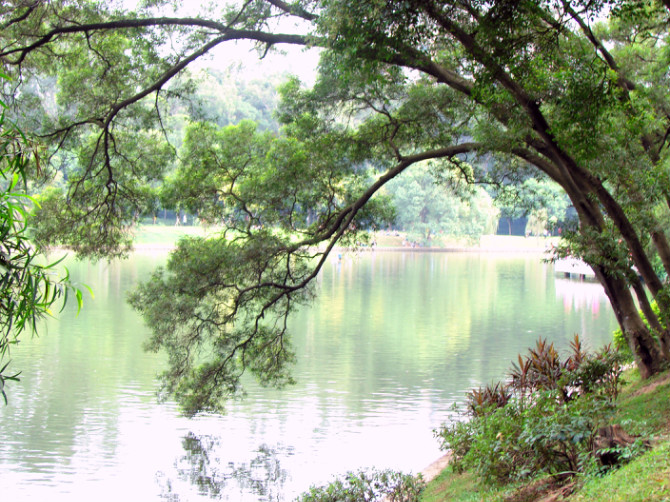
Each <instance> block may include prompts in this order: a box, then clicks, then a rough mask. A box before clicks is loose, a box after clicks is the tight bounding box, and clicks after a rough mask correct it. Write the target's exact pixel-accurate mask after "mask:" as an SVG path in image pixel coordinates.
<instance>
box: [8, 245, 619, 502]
mask: <svg viewBox="0 0 670 502" xmlns="http://www.w3.org/2000/svg"><path fill="white" fill-rule="evenodd" d="M162 259H164V256H161V255H155V256H151V255H140V254H138V255H135V256H134V257H133V258H132V259H130V260H128V261H125V262H121V263H113V264H111V265H109V264H106V263H102V264H96V265H92V264H88V263H73V264H72V265H71V266H70V269H71V272H72V274H73V275H74V276H75V278H76V279H79V280H81V281H82V282H84V283H86V284H89V285H90V286H92V288H93V289H94V291H95V300H93V301H90V300H89V301H87V302H86V304H85V308H84V310H83V311H82V312H81V313H80V315H79V316H78V317H75V316H74V313H73V312H72V311H71V310H68V311H67V312H65V313H64V314H61V316H60V319H59V320H52V321H50V322H48V324H47V326H46V327H45V328H44V329H43V331H42V334H41V336H40V337H39V338H34V339H30V338H29V337H26V338H25V339H24V341H23V342H22V343H21V345H20V346H19V348H18V349H16V350H15V351H14V352H13V367H14V369H16V370H19V369H20V370H22V371H23V377H22V380H21V382H20V383H19V384H14V385H11V386H10V387H9V388H8V391H9V396H10V404H9V406H6V407H5V406H0V437H2V438H3V439H2V441H1V442H0V483H1V488H0V490H2V499H3V500H12V501H13V502H21V501H32V500H49V501H60V500H62V501H78V500H96V501H106V500H109V501H118V500H124V499H125V500H129V501H135V500H141V501H152V500H170V501H190V500H210V499H211V498H215V499H222V500H231V501H232V500H235V501H237V500H249V501H257V500H262V501H275V500H277V501H279V500H282V501H283V500H287V501H288V500H292V499H293V497H295V496H296V495H297V494H298V493H300V492H301V491H303V490H305V489H307V488H308V487H309V485H310V484H314V483H323V482H326V481H328V480H330V479H332V476H333V475H335V474H337V473H344V472H346V471H347V470H353V469H357V468H359V467H371V466H376V467H378V468H394V469H400V470H404V471H412V472H417V471H419V470H421V469H422V468H423V467H425V466H427V465H428V464H429V463H431V462H432V461H433V460H434V459H436V458H437V457H438V456H440V455H441V452H440V451H439V450H438V446H437V442H436V441H435V440H434V439H433V437H432V429H434V428H435V427H438V426H439V425H440V424H441V423H442V422H444V421H445V420H448V419H449V417H450V413H451V411H450V408H451V406H452V404H453V403H454V402H457V401H460V400H461V399H462V396H463V393H464V392H465V391H466V390H467V389H468V388H470V387H472V386H475V385H479V384H480V383H487V382H490V381H491V380H493V379H498V378H500V377H501V376H502V375H503V373H504V372H505V370H506V369H507V368H508V367H509V364H510V361H511V360H512V359H513V358H514V357H515V356H516V354H517V353H518V352H519V351H522V350H525V348H526V347H528V346H530V345H532V344H533V343H534V341H535V339H536V338H537V337H539V336H542V337H546V338H548V339H550V340H552V341H555V342H556V343H557V344H558V345H559V346H560V347H563V348H564V347H567V344H568V343H569V340H570V338H571V337H572V335H573V334H574V333H580V334H582V335H583V336H584V338H585V340H586V341H587V344H588V345H590V346H591V347H594V348H595V347H598V346H600V345H602V344H603V343H607V342H608V341H609V340H610V337H611V335H610V333H611V331H612V330H613V329H614V328H615V321H614V316H613V315H612V313H611V311H610V309H609V306H608V303H607V301H606V298H605V295H604V293H603V292H602V289H601V288H600V286H599V285H597V284H594V283H581V282H578V281H569V280H566V279H559V278H554V275H553V271H552V266H551V265H548V264H544V263H542V261H541V257H539V256H536V255H525V256H524V255H522V256H510V255H502V256H496V255H492V254H481V255H478V254H456V253H410V252H406V253H405V252H393V253H391V252H389V253H382V252H377V253H371V254H363V255H360V256H354V255H351V256H347V255H345V256H344V257H343V258H342V260H341V261H340V260H337V259H333V260H332V261H331V262H330V263H329V264H328V265H327V267H326V268H325V270H324V271H323V273H322V274H321V275H320V277H319V290H320V296H319V298H318V300H317V302H316V303H315V304H314V305H313V306H312V307H310V308H306V309H304V310H303V311H302V312H300V313H299V314H298V315H296V317H295V318H294V319H293V320H292V327H293V332H294V343H295V346H296V347H297V352H298V364H297V366H296V367H295V371H294V375H295V377H296V379H297V380H298V384H297V385H296V386H294V387H291V388H289V389H286V390H284V391H272V390H266V389H259V388H257V387H255V386H253V385H250V386H249V388H248V395H247V397H246V398H245V399H244V400H241V401H238V402H233V403H231V404H230V406H229V408H228V413H227V414H226V415H225V416H213V415H209V416H200V417H197V418H195V419H191V420H189V419H186V418H184V417H181V416H180V415H179V414H178V412H177V410H176V408H175V406H174V405H173V404H172V403H164V404H158V403H157V400H156V397H155V390H156V384H155V381H154V376H155V374H156V372H157V370H158V369H159V368H160V366H161V356H160V355H158V356H157V355H155V354H146V353H144V352H143V351H142V350H141V346H142V342H143V340H144V338H145V336H146V335H145V333H146V330H145V328H144V326H143V325H142V322H141V320H140V319H139V318H138V316H137V315H136V314H135V313H134V311H132V310H131V309H130V308H129V307H128V306H127V305H126V304H125V302H124V297H125V294H126V292H127V291H128V289H130V288H131V287H132V285H133V284H134V283H136V281H137V280H138V279H141V278H143V277H146V276H147V275H148V273H149V272H150V271H151V269H152V268H153V267H154V266H155V264H157V263H160V262H161V261H162Z"/></svg>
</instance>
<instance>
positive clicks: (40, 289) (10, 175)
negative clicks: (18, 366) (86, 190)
mask: <svg viewBox="0 0 670 502" xmlns="http://www.w3.org/2000/svg"><path fill="white" fill-rule="evenodd" d="M0 105H2V102H0ZM31 155H34V159H35V162H39V160H38V156H37V154H36V153H34V151H33V148H32V145H31V144H30V142H29V141H28V140H27V138H26V137H25V136H24V135H23V134H22V133H21V131H20V130H19V129H18V128H16V127H15V126H14V125H13V124H11V123H10V122H9V121H8V120H7V118H6V117H5V114H4V113H2V114H1V115H0V365H1V368H0V394H1V395H2V397H3V399H4V401H5V403H6V402H7V394H6V392H5V383H6V382H7V381H18V373H10V372H9V370H8V366H9V363H10V361H9V360H8V358H9V357H10V349H11V347H13V346H15V345H16V344H17V343H18V342H19V335H20V334H21V333H23V332H24V331H26V330H29V331H32V332H33V333H34V332H35V331H36V330H37V323H38V321H39V320H40V319H41V318H43V317H44V316H47V315H50V314H51V309H52V308H53V307H55V306H56V305H58V304H59V303H61V301H62V304H63V306H65V302H66V301H67V298H68V292H69V291H71V292H72V293H73V294H74V295H75V299H76V301H77V307H78V309H80V308H81V306H82V302H83V296H82V293H81V291H80V290H78V289H76V288H74V287H73V286H72V285H71V284H70V282H69V277H68V274H67V270H66V271H65V275H64V276H63V277H58V271H57V266H58V264H59V263H60V261H62V260H58V261H56V262H52V263H47V264H41V263H40V262H41V261H43V260H41V259H40V254H39V252H38V250H36V249H35V248H34V246H33V243H32V242H31V239H30V236H29V228H28V224H27V220H28V213H29V212H30V210H31V207H34V206H38V205H37V203H36V202H35V200H34V199H33V198H32V197H30V196H28V195H27V193H26V191H27V190H26V184H27V178H26V171H27V165H28V162H29V159H30V156H31Z"/></svg>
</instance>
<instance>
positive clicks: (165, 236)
mask: <svg viewBox="0 0 670 502" xmlns="http://www.w3.org/2000/svg"><path fill="white" fill-rule="evenodd" d="M217 230H218V229H217V228H216V227H208V228H205V227H202V226H187V225H180V226H175V225H173V224H162V223H159V224H156V225H152V224H142V225H139V226H138V227H137V230H136V234H135V244H136V247H137V248H138V249H142V248H152V247H156V248H170V247H173V246H174V245H175V243H176V242H177V240H179V238H180V237H182V236H184V235H199V236H204V235H208V234H211V233H215V232H216V231H217ZM372 240H373V241H374V242H375V243H376V247H377V248H378V249H384V248H389V249H399V248H402V249H408V250H409V249H417V248H412V247H411V245H410V244H409V243H408V242H407V240H406V237H405V234H404V233H403V232H376V233H374V234H373V236H372ZM557 242H558V238H557V237H549V238H545V237H520V236H515V235H484V236H482V237H481V238H480V239H479V240H476V241H475V240H468V239H458V238H446V237H445V238H442V239H441V240H440V242H439V243H438V242H436V243H435V244H436V245H434V246H432V247H430V248H419V249H424V250H426V249H431V250H440V249H449V250H468V251H477V250H481V251H501V252H542V251H544V250H545V249H547V248H548V247H550V246H551V245H552V244H553V245H556V243H557Z"/></svg>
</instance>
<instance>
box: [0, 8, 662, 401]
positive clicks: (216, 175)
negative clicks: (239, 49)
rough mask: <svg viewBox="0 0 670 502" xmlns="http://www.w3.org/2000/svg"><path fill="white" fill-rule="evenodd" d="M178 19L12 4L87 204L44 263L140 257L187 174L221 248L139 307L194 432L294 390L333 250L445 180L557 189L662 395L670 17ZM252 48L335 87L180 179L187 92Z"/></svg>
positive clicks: (196, 153) (39, 230) (451, 14)
mask: <svg viewBox="0 0 670 502" xmlns="http://www.w3.org/2000/svg"><path fill="white" fill-rule="evenodd" d="M168 7H169V3H168V2H163V1H150V2H145V3H143V4H142V7H141V8H138V9H137V10H135V11H127V10H124V9H123V8H121V7H118V8H117V7H115V6H113V5H111V6H110V4H107V3H103V2H93V1H86V0H56V1H51V2H42V1H39V0H36V1H21V0H19V1H15V2H8V3H5V4H3V5H2V6H1V7H0V16H1V19H0V26H2V32H1V33H0V61H2V64H3V69H4V71H5V72H6V73H8V74H11V75H14V76H15V80H14V82H15V84H13V85H6V86H5V88H4V89H3V91H4V94H5V100H6V101H7V102H8V103H9V104H10V105H11V106H12V107H13V110H15V113H16V114H23V119H24V120H25V123H26V124H28V125H29V127H30V128H31V131H30V132H31V133H32V134H34V135H36V136H38V137H40V138H42V139H43V141H44V142H45V143H46V144H47V145H48V147H47V150H46V151H45V157H46V159H47V160H48V161H49V162H48V165H49V166H50V169H51V170H52V171H51V174H52V175H54V173H56V172H58V173H60V174H61V175H62V176H63V178H64V179H65V180H66V184H67V189H66V191H64V192H62V191H59V192H54V191H51V192H47V193H46V195H45V196H44V199H43V202H42V207H43V208H48V210H43V211H41V213H40V214H38V215H37V216H36V219H35V226H36V238H38V239H39V241H40V242H43V243H46V244H53V243H58V244H63V245H68V246H71V247H73V248H74V249H76V250H77V252H79V253H81V254H83V255H87V256H94V257H99V256H116V255H119V254H123V253H125V252H126V251H127V250H128V249H129V246H130V245H131V232H130V231H129V229H130V228H131V227H132V224H133V222H134V221H135V219H136V217H137V215H138V214H139V212H141V210H142V207H143V204H145V200H146V198H147V197H148V196H149V192H148V191H147V190H146V187H147V186H154V185H155V184H157V183H162V182H163V180H164V177H165V175H166V173H167V172H168V171H172V170H173V169H172V168H173V166H174V165H175V163H176V165H177V168H176V171H175V174H174V175H172V177H171V181H170V182H175V183H177V182H178V183H179V186H180V187H184V189H183V190H181V189H180V190H174V191H173V192H172V193H173V194H174V197H175V199H174V200H177V199H180V200H181V201H182V202H183V203H184V204H188V205H189V206H190V207H192V208H193V209H194V210H197V211H199V212H202V214H203V215H207V216H211V217H213V218H214V217H216V218H217V219H219V221H221V222H222V223H223V224H224V230H223V231H222V232H221V235H220V236H217V237H215V238H211V239H207V240H205V239H186V240H184V241H182V242H180V244H179V246H178V248H177V249H176V250H175V251H174V253H173V254H172V255H171V258H170V260H169V262H168V264H167V266H166V267H165V268H164V269H161V270H159V271H157V272H156V273H155V274H154V276H153V278H152V279H151V280H150V281H149V282H147V283H145V284H143V285H142V286H140V288H139V289H138V291H137V292H136V293H135V294H134V295H133V297H132V298H131V302H132V303H133V305H134V306H135V307H136V308H137V309H138V311H140V312H141V313H142V314H143V315H144V316H145V318H146V319H147V322H148V324H149V325H150V326H151V329H152V332H153V336H152V339H151V342H150V344H149V345H150V347H151V348H153V349H156V350H166V351H167V352H168V354H169V356H170V366H169V369H168V370H167V371H166V373H165V375H164V376H165V382H166V388H167V389H168V390H169V391H170V392H172V393H174V394H175V395H176V396H177V397H178V398H179V399H180V400H181V402H182V404H183V405H184V406H185V409H186V410H188V411H191V412H197V411H200V410H206V409H217V408H218V407H219V406H220V405H221V403H222V401H223V400H224V399H225V398H226V397H227V396H230V395H232V394H235V393H236V392H237V391H238V389H239V385H240V376H241V374H242V373H243V372H244V371H245V370H247V369H248V370H251V371H252V372H254V373H255V374H256V375H257V376H258V377H259V379H260V380H261V381H262V382H263V383H267V384H276V385H281V384H283V383H286V382H288V381H290V376H289V373H288V366H287V363H289V362H290V361H291V360H292V359H293V355H292V352H291V349H290V337H289V335H288V333H287V331H286V316H287V315H288V314H289V313H290V312H291V311H292V309H294V308H295V306H296V305H298V304H300V303H301V302H304V301H308V300H309V298H310V295H311V291H310V288H309V285H310V283H311V281H312V279H313V278H314V277H315V276H316V275H317V274H318V272H319V269H320V268H321V266H322V265H323V263H324V260H325V259H326V257H327V255H328V253H329V252H330V251H331V250H332V249H333V247H334V246H335V245H336V244H338V243H340V244H345V245H346V244H347V243H352V242H356V241H359V240H360V239H361V231H362V229H365V228H368V227H369V226H371V225H373V224H381V223H383V222H384V221H386V219H387V218H388V216H389V214H390V210H389V205H388V200H387V199H386V198H384V197H383V196H380V193H381V191H382V187H384V185H386V184H387V183H388V182H389V181H391V180H393V179H394V178H396V177H398V176H399V175H400V174H401V173H402V172H404V171H406V170H413V169H416V168H418V167H419V166H420V165H421V164H422V163H424V162H426V161H430V162H431V165H432V166H433V167H432V169H433V170H434V172H435V173H436V175H437V176H438V178H441V179H442V180H444V181H445V182H448V181H449V180H453V179H456V178H457V179H459V180H461V181H462V182H465V183H471V184H477V183H482V184H486V185H489V186H499V187H505V186H508V185H510V184H513V183H521V182H522V181H523V180H525V179H528V178H529V177H531V178H532V177H538V178H540V179H546V178H549V179H551V180H553V181H554V182H555V183H557V184H558V185H559V186H560V187H561V188H562V190H564V191H565V193H566V194H567V196H568V197H569V199H570V201H571V204H572V205H573V207H574V210H575V212H576V214H577V217H578V220H575V222H573V223H572V224H571V225H568V226H567V228H566V229H565V230H566V231H565V232H564V235H565V236H566V238H567V239H566V245H564V246H562V247H561V248H560V249H559V250H558V255H559V256H560V255H567V254H571V255H575V256H580V257H582V258H583V259H585V260H586V261H587V262H588V263H589V264H590V265H591V266H592V267H593V268H594V271H595V273H596V276H597V278H598V279H599V280H600V282H601V283H602V284H603V286H604V288H605V291H606V293H607V295H608V297H609V299H610V302H611V304H612V307H613V309H614V312H615V314H616V317H617V319H618V321H619V323H620V325H621V327H622V330H623V332H624V333H625V334H626V337H627V339H628V341H629V344H630V346H631V348H632V349H633V353H634V354H635V356H636V362H637V364H638V367H639V368H640V370H641V373H642V375H643V376H645V377H646V376H649V375H651V374H653V373H655V372H657V371H659V370H660V368H662V367H663V366H664V365H665V364H666V363H667V362H668V358H669V357H670V333H668V331H667V330H666V329H664V328H663V327H662V326H664V325H665V326H670V323H669V322H668V321H670V295H668V290H667V285H666V283H665V282H664V280H663V278H664V277H666V276H667V274H668V272H670V245H668V240H667V236H666V228H665V226H664V224H663V222H664V221H667V214H668V211H670V179H669V177H668V167H669V166H668V155H669V154H668V151H669V150H670V149H669V148H668V138H669V136H670V102H669V99H670V98H669V97H668V95H667V89H668V79H669V78H670V74H669V73H668V71H667V69H668V67H669V66H670V65H669V62H670V61H669V57H670V53H669V52H668V49H667V47H668V43H667V42H668V17H669V15H670V2H669V1H668V0H664V1H663V2H660V1H654V0H642V1H637V0H636V1H633V0H609V1H607V2H605V1H595V2H594V1H588V2H586V1H582V0H522V1H509V0H493V1H486V2H484V1H480V0H459V1H452V2H437V1H435V0H408V1H402V2H391V1H384V0H368V1H364V2H360V1H354V0H298V1H295V2H285V1H283V0H247V1H241V2H239V3H237V4H227V5H226V6H225V7H218V6H216V5H213V6H212V7H210V8H209V9H208V10H205V11H203V12H202V13H200V14H198V15H193V17H184V16H180V15H178V14H177V15H174V14H170V13H169V12H168V11H169V8H168ZM236 41H250V42H252V43H254V44H255V45H256V48H257V50H258V53H259V55H260V56H262V55H263V54H264V53H266V52H267V51H271V50H274V48H275V47H279V46H282V45H285V44H290V45H298V46H304V47H319V48H321V49H322V51H323V52H322V56H321V61H320V65H319V74H318V78H317V81H316V83H315V84H314V86H312V87H311V88H305V87H304V86H302V85H301V84H300V82H298V81H297V80H295V79H293V80H289V81H288V82H287V83H286V84H284V86H283V87H282V89H281V103H280V105H279V110H278V118H279V121H280V123H281V131H280V132H278V133H273V132H261V131H259V130H258V129H256V128H255V127H254V126H253V125H251V124H249V123H241V124H239V125H236V126H234V127H232V128H224V129H221V128H219V127H218V126H213V125H211V124H206V123H195V124H193V125H191V126H190V127H189V128H188V131H187V133H186V137H185V141H184V146H183V149H182V150H181V151H180V153H179V155H178V156H175V151H174V149H172V148H171V145H170V143H169V142H168V141H167V137H168V135H167V134H166V131H165V118H166V115H169V109H170V108H169V103H170V102H171V99H174V98H184V97H186V96H188V95H189V93H190V92H191V90H192V89H191V88H190V86H189V84H188V79H182V78H179V79H178V78H177V77H178V76H180V75H183V74H184V72H185V71H186V70H187V69H188V67H189V65H192V63H194V62H195V61H196V60H198V59H199V58H201V57H203V56H204V55H206V54H207V53H208V52H210V51H212V50H213V49H214V48H215V47H217V46H219V45H222V44H230V43H235V42H236ZM478 159H480V160H478ZM643 281H644V285H646V287H647V288H648V290H649V292H650V293H651V296H652V297H653V298H654V299H655V300H656V301H657V303H658V305H659V307H660V309H659V312H660V314H659V316H656V314H654V312H653V311H652V310H651V307H650V304H649V301H648V299H647V295H646V291H645V287H644V286H643ZM635 298H636V299H637V301H638V302H639V304H640V306H641V307H642V310H643V312H644V314H645V316H646V318H647V319H648V320H649V325H650V328H647V326H646V325H645V324H644V322H643V321H642V319H641V317H640V315H639V313H638V311H637V306H636V303H635Z"/></svg>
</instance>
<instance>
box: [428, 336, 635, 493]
mask: <svg viewBox="0 0 670 502" xmlns="http://www.w3.org/2000/svg"><path fill="white" fill-rule="evenodd" d="M620 375H621V367H620V357H619V356H618V355H617V354H616V353H615V352H613V351H612V350H611V349H609V348H605V349H603V350H601V351H600V352H598V353H596V354H593V355H588V354H586V353H585V352H584V351H583V349H582V347H581V344H580V342H579V338H578V337H575V340H574V341H573V342H572V346H571V353H570V355H569V356H568V357H567V358H565V359H563V360H562V359H561V358H560V357H559V355H558V353H557V351H556V350H555V349H554V347H553V344H548V343H547V342H545V341H543V340H539V341H538V343H537V346H536V347H535V348H534V349H530V350H529V354H528V355H527V356H525V357H523V356H521V355H519V359H518V364H514V366H513V369H512V371H511V375H510V376H511V379H510V381H509V383H508V384H507V385H503V384H496V385H495V386H488V387H486V388H484V389H478V390H474V391H471V392H470V393H469V394H468V395H467V406H466V413H467V415H468V416H469V417H470V418H469V420H464V421H458V422H456V423H454V424H451V425H445V426H443V427H442V428H441V429H440V430H438V431H436V435H437V437H438V438H439V439H440V440H441V442H442V447H443V448H449V449H450V450H451V452H452V454H453V467H454V469H455V470H457V471H463V470H468V469H473V470H474V471H476V472H477V473H478V474H479V475H481V476H482V477H483V478H485V479H486V480H488V481H489V482H495V483H509V482H511V481H514V480H518V479H525V478H529V477H534V476H537V475H538V474H542V473H546V474H550V475H553V476H566V475H573V474H575V473H578V472H584V471H585V470H589V469H591V465H592V464H593V462H594V461H593V458H594V457H593V455H594V440H595V437H596V434H597V431H598V428H599V427H601V426H602V425H604V424H606V423H608V421H609V420H610V419H611V417H612V415H613V412H614V405H613V403H614V400H615V399H616V397H617V395H618V391H619V387H620V384H621V379H620ZM633 451H637V450H636V449H635V448H631V450H630V451H627V452H626V454H632V453H633Z"/></svg>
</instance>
